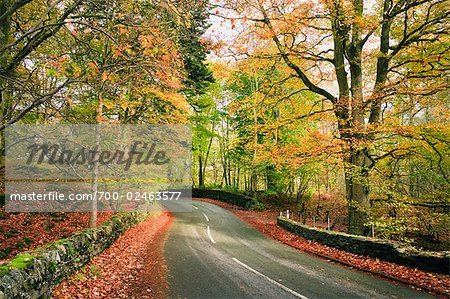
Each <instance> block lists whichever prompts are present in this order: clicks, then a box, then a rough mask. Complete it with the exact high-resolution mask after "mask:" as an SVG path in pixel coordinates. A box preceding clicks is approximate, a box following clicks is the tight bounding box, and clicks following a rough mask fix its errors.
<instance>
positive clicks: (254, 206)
mask: <svg viewBox="0 0 450 299" xmlns="http://www.w3.org/2000/svg"><path fill="white" fill-rule="evenodd" d="M246 208H247V209H248V210H254V211H264V210H265V209H266V206H265V205H264V203H262V202H261V201H259V200H257V199H253V200H252V201H249V202H248V203H247V205H246Z"/></svg>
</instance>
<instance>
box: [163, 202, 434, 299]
mask: <svg viewBox="0 0 450 299" xmlns="http://www.w3.org/2000/svg"><path fill="white" fill-rule="evenodd" d="M193 205H194V209H193V211H192V213H177V214H176V217H175V221H174V224H173V226H172V228H171V230H170V232H169V236H168V240H167V242H166V244H165V258H166V261H167V266H168V282H169V296H170V298H427V297H429V295H427V294H426V293H420V292H417V291H414V290H412V289H409V288H407V287H404V286H399V285H395V284H393V283H390V282H388V281H385V280H381V279H377V278H374V277H371V276H368V275H365V274H363V273H360V272H357V271H352V270H350V269H347V268H344V267H342V266H339V265H335V264H331V263H328V262H326V261H323V260H321V259H318V258H316V257H313V256H311V255H308V254H306V253H303V252H301V251H298V250H295V249H293V248H291V247H289V246H286V245H284V244H281V243H279V242H277V241H274V240H271V239H268V238H267V237H266V236H264V235H263V234H261V233H260V232H258V231H257V230H255V229H253V228H251V227H249V226H248V225H247V224H246V223H244V222H242V221H241V220H240V219H239V218H237V217H236V216H235V215H234V214H232V213H231V212H229V211H227V210H225V209H223V208H221V207H218V206H216V205H213V204H210V203H206V202H198V201H194V202H193Z"/></svg>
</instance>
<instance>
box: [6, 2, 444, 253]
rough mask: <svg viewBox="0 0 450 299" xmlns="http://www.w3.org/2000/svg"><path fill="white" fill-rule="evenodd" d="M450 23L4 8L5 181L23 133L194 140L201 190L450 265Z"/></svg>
mask: <svg viewBox="0 0 450 299" xmlns="http://www.w3.org/2000/svg"><path fill="white" fill-rule="evenodd" d="M449 14H450V12H449V9H448V5H447V3H446V2H445V1H442V0H397V1H390V0H376V1H375V0H374V1H364V0H351V1H348V0H321V1H310V2H307V1H296V0H284V1H270V0H227V1H220V2H214V1H213V2H207V1H189V0H141V1H135V0H96V1H82V0H75V1H73V0H72V1H71V0H54V1H51V0H48V1H43V0H34V1H30V0H16V1H14V0H1V1H0V111H1V112H0V131H1V132H2V138H1V140H2V147H1V148H2V153H3V154H2V161H1V162H2V164H1V165H2V170H4V167H3V166H4V160H3V157H4V150H5V145H4V138H3V134H4V130H5V128H6V127H7V126H9V125H12V124H15V123H27V124H52V123H91V124H96V123H102V124H171V123H188V124H191V125H192V129H193V143H194V147H193V175H192V179H193V185H194V186H195V187H199V188H223V189H227V190H230V191H235V192H246V193H248V194H251V195H252V196H255V197H257V198H258V200H259V202H257V203H255V205H254V208H255V209H260V208H264V207H270V208H276V209H279V210H285V209H290V210H291V211H293V215H294V217H296V218H298V219H299V220H300V221H303V222H305V223H308V224H313V225H319V226H320V225H321V224H324V223H325V224H326V227H327V228H329V229H338V230H343V231H348V232H350V233H355V234H364V235H374V236H376V237H380V238H388V239H394V240H401V241H404V242H411V243H413V244H416V245H419V246H421V247H425V248H427V249H434V250H435V249H438V250H442V249H447V250H448V249H449V237H450V234H449V229H448V228H449V227H450V215H449V204H450V129H449V128H450V126H449V125H450V123H449V118H450V102H449V100H448V96H449V89H448V86H449V83H450V82H449V78H450V76H449V75H450V74H449V72H450V67H449V66H450V64H449V63H450V61H449V59H450V54H449V51H450V50H449V49H450V38H449V25H450V22H449ZM94 220H95V219H94Z"/></svg>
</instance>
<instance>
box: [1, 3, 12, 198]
mask: <svg viewBox="0 0 450 299" xmlns="http://www.w3.org/2000/svg"><path fill="white" fill-rule="evenodd" d="M10 5H11V1H9V0H2V1H0V15H3V14H4V13H5V12H6V10H7V9H8V7H9V6H10ZM10 29H11V18H10V17H6V18H4V19H3V20H0V45H6V44H7V43H8V41H9V38H10ZM7 55H8V54H7V51H3V52H0V118H1V124H5V123H6V122H7V117H6V114H7V113H8V112H9V111H10V107H9V105H10V104H11V103H10V99H9V98H8V97H9V96H8V94H7V93H8V92H7V91H6V88H7V81H6V79H5V77H7V74H5V73H4V70H5V69H6V67H7V64H8V56H7ZM5 146H6V145H5V131H4V130H1V131H0V192H2V190H4V188H5V186H4V185H5Z"/></svg>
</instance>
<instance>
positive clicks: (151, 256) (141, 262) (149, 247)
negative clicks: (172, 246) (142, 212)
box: [52, 212, 172, 299]
mask: <svg viewBox="0 0 450 299" xmlns="http://www.w3.org/2000/svg"><path fill="white" fill-rule="evenodd" d="M171 221H172V216H171V215H170V214H169V213H168V212H164V213H159V214H156V215H155V216H153V217H150V218H149V219H147V220H146V221H144V222H142V223H140V224H138V225H137V226H135V227H133V228H131V229H129V230H127V231H126V232H125V233H124V234H123V235H122V236H121V237H120V238H119V239H117V240H116V242H114V243H113V244H112V245H111V247H110V248H108V249H107V250H105V251H104V252H103V253H101V254H100V255H98V256H97V257H95V258H94V259H93V260H92V261H91V262H90V263H89V264H88V265H86V266H85V267H83V268H82V269H81V270H79V271H77V272H76V273H74V274H73V275H72V276H71V277H69V278H68V279H66V280H65V281H63V282H62V283H61V284H59V285H58V286H57V287H56V289H55V290H54V291H53V294H52V298H58V299H62V298H72V299H75V298H76V299H81V298H89V299H97V298H143V299H145V298H158V299H159V298H166V297H167V296H166V290H167V287H168V286H167V282H166V278H165V276H166V266H165V262H164V255H163V245H164V240H165V237H166V234H165V232H166V231H167V230H168V229H169V227H170V223H171Z"/></svg>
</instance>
